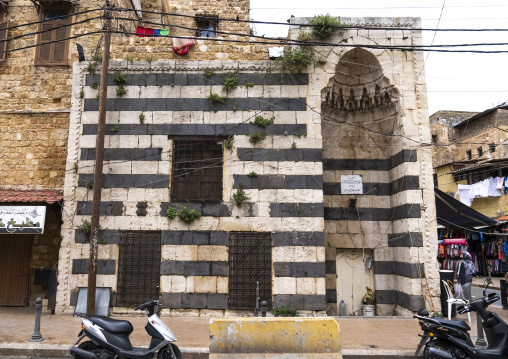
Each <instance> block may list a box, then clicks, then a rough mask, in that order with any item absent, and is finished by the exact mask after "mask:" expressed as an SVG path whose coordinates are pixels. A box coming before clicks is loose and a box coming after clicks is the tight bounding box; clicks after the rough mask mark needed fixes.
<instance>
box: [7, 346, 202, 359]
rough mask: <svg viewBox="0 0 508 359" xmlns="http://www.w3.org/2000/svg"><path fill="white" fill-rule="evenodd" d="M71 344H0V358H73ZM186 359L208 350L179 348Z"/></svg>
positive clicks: (198, 357) (200, 357)
mask: <svg viewBox="0 0 508 359" xmlns="http://www.w3.org/2000/svg"><path fill="white" fill-rule="evenodd" d="M71 345H72V344H44V342H41V343H26V344H25V343H0V357H4V356H7V355H15V356H36V357H51V358H73V356H72V355H71V354H70V352H69V348H70V347H71ZM180 351H181V352H182V354H183V355H185V358H186V359H207V358H208V352H209V350H208V348H180Z"/></svg>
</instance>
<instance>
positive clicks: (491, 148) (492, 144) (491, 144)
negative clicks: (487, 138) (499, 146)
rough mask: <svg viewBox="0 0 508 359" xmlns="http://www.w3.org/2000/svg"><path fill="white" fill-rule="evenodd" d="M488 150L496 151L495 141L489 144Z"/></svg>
mask: <svg viewBox="0 0 508 359" xmlns="http://www.w3.org/2000/svg"><path fill="white" fill-rule="evenodd" d="M489 151H490V153H494V152H496V144H495V143H490V144H489Z"/></svg>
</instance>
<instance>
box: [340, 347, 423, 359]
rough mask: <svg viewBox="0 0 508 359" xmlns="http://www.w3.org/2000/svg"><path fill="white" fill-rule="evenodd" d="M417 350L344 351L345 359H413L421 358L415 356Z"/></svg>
mask: <svg viewBox="0 0 508 359" xmlns="http://www.w3.org/2000/svg"><path fill="white" fill-rule="evenodd" d="M415 351H416V348H415V350H387V349H344V350H342V358H343V359H350V358H354V359H373V358H383V359H402V358H407V359H413V358H420V357H421V356H422V355H421V353H420V355H418V356H415Z"/></svg>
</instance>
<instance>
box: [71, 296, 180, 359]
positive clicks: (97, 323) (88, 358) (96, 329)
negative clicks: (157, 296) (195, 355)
mask: <svg viewBox="0 0 508 359" xmlns="http://www.w3.org/2000/svg"><path fill="white" fill-rule="evenodd" d="M160 305H162V304H161V302H160V301H159V300H152V301H150V302H147V303H145V304H141V305H140V306H139V307H137V308H135V310H146V313H147V315H148V323H147V325H146V326H145V329H146V331H147V333H148V334H149V335H150V336H151V337H152V340H151V341H150V346H149V347H148V348H133V347H132V344H131V342H130V340H129V335H130V334H131V333H132V331H133V330H134V328H133V327H132V324H131V323H130V322H128V321H127V320H117V319H111V318H108V317H105V316H101V315H96V316H88V315H80V316H81V317H82V318H83V319H82V320H81V322H82V325H81V332H80V333H79V334H78V337H79V339H78V341H77V342H76V343H74V345H73V346H72V348H71V349H70V352H71V354H72V355H73V356H75V357H76V358H81V359H116V358H129V359H151V358H153V357H154V354H155V353H156V352H158V353H157V359H181V357H182V355H181V353H180V350H179V349H178V347H177V346H176V345H175V344H173V343H172V342H174V341H176V337H175V335H174V334H173V332H171V330H170V329H169V328H168V327H167V325H166V324H164V323H163V322H162V320H161V319H160V318H159V316H158V315H157V314H156V313H155V306H160ZM85 337H88V338H90V339H91V340H88V341H85V342H83V343H81V344H79V346H77V347H76V345H77V344H78V343H79V342H80V341H81V340H83V338H85Z"/></svg>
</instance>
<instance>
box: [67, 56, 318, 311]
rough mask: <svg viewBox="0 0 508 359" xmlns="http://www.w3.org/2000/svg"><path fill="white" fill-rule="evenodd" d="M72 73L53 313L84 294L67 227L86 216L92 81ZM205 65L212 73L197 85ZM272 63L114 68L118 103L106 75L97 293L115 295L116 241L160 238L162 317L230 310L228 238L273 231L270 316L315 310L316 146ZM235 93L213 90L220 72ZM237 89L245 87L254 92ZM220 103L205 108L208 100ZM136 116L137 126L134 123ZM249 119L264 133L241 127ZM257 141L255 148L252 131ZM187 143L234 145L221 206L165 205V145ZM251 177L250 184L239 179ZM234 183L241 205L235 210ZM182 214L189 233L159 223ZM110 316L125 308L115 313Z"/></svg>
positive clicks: (289, 83)
mask: <svg viewBox="0 0 508 359" xmlns="http://www.w3.org/2000/svg"><path fill="white" fill-rule="evenodd" d="M85 67H86V66H85V65H83V64H76V65H75V75H74V79H73V85H74V86H73V93H79V92H80V91H81V90H83V91H84V93H85V96H84V98H80V97H79V96H75V97H73V108H72V113H71V124H70V130H69V152H68V158H67V166H68V169H71V168H73V165H74V163H77V164H78V166H77V167H78V170H77V172H76V173H75V172H74V171H68V172H67V173H66V184H65V192H64V194H65V197H64V200H65V207H64V208H65V211H66V212H67V213H69V214H70V217H66V218H64V221H65V223H64V225H63V230H62V236H63V242H62V247H61V250H60V267H59V289H58V299H57V301H58V310H59V311H64V312H69V311H72V309H73V304H75V303H74V302H73V293H75V292H76V290H77V288H79V287H83V286H86V280H87V277H86V274H85V273H86V261H84V260H86V258H87V257H88V247H89V245H88V244H87V243H86V239H83V236H82V234H81V233H80V231H77V230H76V228H77V226H78V225H79V224H81V223H82V221H83V220H86V219H89V218H90V214H91V202H90V200H91V190H89V189H87V188H86V187H84V184H85V180H86V181H90V180H93V178H92V177H91V176H93V175H92V173H93V160H92V159H93V157H94V154H93V148H94V145H95V137H96V136H95V134H96V131H97V125H96V123H97V118H98V100H97V99H96V92H97V90H94V89H92V88H91V87H90V85H91V84H92V82H93V81H94V80H95V81H97V80H98V75H90V74H87V73H86V71H84V70H85ZM205 68H211V69H213V70H214V71H215V73H216V74H215V75H213V76H211V77H209V78H205V77H204V76H203V72H204V69H205ZM269 68H270V63H267V62H248V61H239V62H236V61H220V62H219V61H215V62H183V63H177V62H172V61H159V62H151V63H149V62H134V63H127V62H113V63H112V64H111V69H112V70H120V71H122V72H124V73H125V74H126V75H127V84H126V86H125V88H126V89H127V94H126V95H124V97H121V96H117V95H116V91H115V86H114V82H113V77H114V76H113V75H111V79H110V86H109V87H108V113H107V117H106V123H107V124H106V141H105V143H106V152H105V153H106V156H108V159H107V160H106V162H105V165H104V182H103V189H102V200H103V206H104V207H103V213H102V214H103V215H102V216H101V228H102V231H103V234H101V237H102V236H104V238H105V241H104V242H105V244H101V245H100V249H99V260H100V262H99V275H98V279H97V283H98V284H97V285H98V286H105V287H110V288H112V291H113V292H116V291H117V289H118V288H117V287H118V281H117V278H118V277H117V273H118V271H119V269H118V268H119V267H118V258H119V257H118V256H119V249H120V248H119V244H118V243H121V236H122V233H123V232H125V231H129V230H137V231H159V232H160V233H161V246H162V247H161V278H160V290H161V294H162V299H163V302H164V306H165V308H167V311H168V312H169V313H171V314H172V315H180V314H185V315H193V314H194V315H224V313H228V311H229V310H230V308H229V307H228V256H229V236H230V235H231V234H232V233H234V232H238V231H241V232H245V231H252V232H264V233H271V246H272V249H271V251H272V258H273V263H272V265H271V272H272V274H273V278H272V284H271V292H272V298H270V299H271V300H273V303H274V307H276V308H277V307H279V306H281V305H292V306H293V307H295V308H297V309H299V310H303V311H307V312H324V310H325V279H324V275H325V250H324V236H323V196H322V189H321V187H322V163H321V157H322V149H321V148H322V142H321V126H320V124H319V121H320V120H319V117H316V116H314V115H313V114H312V112H311V111H309V110H308V109H307V107H306V101H307V100H306V95H307V91H308V88H309V77H308V76H307V75H298V76H287V75H283V74H279V73H268V71H267V70H268V69H269ZM231 72H237V75H235V76H237V77H238V83H239V86H238V88H237V89H234V90H229V91H226V90H223V89H222V86H221V82H222V81H223V77H224V76H225V75H226V74H227V73H231ZM245 83H252V84H254V85H253V86H252V87H247V86H245ZM210 93H216V94H219V95H221V96H226V97H227V100H226V102H225V103H223V104H215V105H213V106H211V104H210V101H209V99H208V96H209V95H210ZM141 113H143V114H144V116H145V118H144V121H143V123H140V118H139V116H140V114H141ZM258 115H262V116H263V117H264V118H267V119H270V118H272V117H273V121H274V123H273V124H270V125H268V126H267V127H266V129H263V128H262V127H257V126H255V125H252V124H250V122H251V121H253V120H254V118H255V117H256V116H258ZM258 131H260V132H264V133H266V138H265V139H264V140H263V141H262V142H261V143H258V144H255V145H253V144H252V143H251V142H250V141H249V138H250V137H249V136H250V134H252V133H254V132H258ZM185 136H199V138H202V139H206V138H216V137H217V136H223V137H224V136H233V139H234V145H233V147H232V149H224V158H223V163H224V165H223V195H222V200H221V201H220V202H219V203H181V202H180V203H179V202H175V201H174V200H172V198H171V175H170V174H171V170H170V168H171V163H172V151H173V140H176V139H178V138H185ZM253 172H254V173H256V175H257V176H256V177H249V176H248V174H249V173H253ZM240 184H241V185H242V187H243V188H244V190H245V193H246V195H247V196H248V197H249V199H248V203H246V204H244V205H243V206H240V207H237V206H236V205H235V203H234V201H233V199H232V195H233V194H234V193H236V191H237V190H238V189H239V187H240ZM184 206H186V207H188V208H193V209H196V210H199V211H200V212H201V213H202V216H201V218H200V219H199V220H196V221H195V222H193V223H192V224H190V225H186V224H184V223H183V222H181V221H178V220H169V219H168V218H166V217H165V213H166V209H167V208H168V207H174V208H176V209H177V210H181V209H182V208H183V207H184ZM114 310H115V311H116V312H123V311H126V310H127V309H126V308H125V309H124V308H121V307H118V306H116V307H115V308H114Z"/></svg>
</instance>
